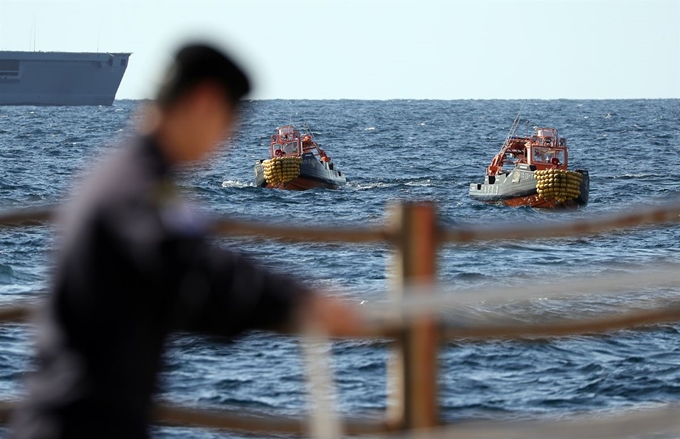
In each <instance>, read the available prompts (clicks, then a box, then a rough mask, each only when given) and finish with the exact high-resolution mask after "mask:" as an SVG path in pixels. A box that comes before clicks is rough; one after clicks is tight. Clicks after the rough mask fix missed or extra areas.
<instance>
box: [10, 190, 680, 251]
mask: <svg viewBox="0 0 680 439" xmlns="http://www.w3.org/2000/svg"><path fill="white" fill-rule="evenodd" d="M56 210H57V206H56V205H48V206H40V207H30V208H22V209H13V210H8V211H5V212H3V213H0V226H18V225H28V224H31V223H36V222H44V221H48V220H50V219H52V218H53V217H54V216H55V213H56ZM673 222H680V199H675V198H674V199H672V200H670V201H668V200H667V202H666V203H665V204H664V205H662V206H642V207H640V208H636V209H635V210H634V211H623V212H617V213H612V214H607V215H602V216H599V217H593V218H583V219H574V220H569V221H555V222H550V223H548V224H534V223H532V224H527V223H522V222H514V223H513V222H504V223H503V226H502V227H498V226H497V225H476V226H459V227H452V228H449V229H442V230H437V235H438V237H439V238H440V239H441V240H442V241H443V242H444V243H459V244H462V243H470V242H475V241H495V240H515V239H528V238H555V237H565V236H580V235H586V234H593V233H600V232H608V231H614V230H619V229H626V228H630V227H635V226H652V225H655V224H662V223H673ZM212 231H213V232H214V233H216V234H219V235H229V236H250V237H258V238H262V239H279V240H283V241H286V242H346V243H377V242H385V243H393V242H394V240H395V234H396V231H395V230H394V229H393V228H385V227H383V228H379V227H375V228H367V227H364V228H361V227H352V228H341V227H314V228H310V227H304V228H303V227H290V226H283V225H272V224H267V223H258V222H257V221H244V220H235V219H230V218H219V219H217V220H215V221H214V222H213V224H212Z"/></svg>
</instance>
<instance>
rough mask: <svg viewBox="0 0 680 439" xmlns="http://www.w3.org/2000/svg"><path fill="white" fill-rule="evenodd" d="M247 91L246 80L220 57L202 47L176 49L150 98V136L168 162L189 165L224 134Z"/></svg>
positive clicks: (203, 45)
mask: <svg viewBox="0 0 680 439" xmlns="http://www.w3.org/2000/svg"><path fill="white" fill-rule="evenodd" d="M249 91H250V83H249V81H248V78H247V77H246V75H245V74H244V73H243V71H242V70H241V69H240V68H239V67H238V66H237V65H236V64H235V63H234V62H233V61H232V60H230V59H229V58H228V57H227V56H226V55H225V54H223V53H221V52H220V51H218V50H217V49H215V48H213V47H210V46H208V45H205V44H191V45H187V46H184V47H183V48H181V49H180V50H179V51H178V52H177V54H176V55H175V58H174V61H173V63H172V64H171V66H170V68H169V69H168V71H167V73H166V76H165V78H164V80H163V82H162V84H161V86H160V88H159V91H158V94H157V96H156V104H157V107H158V110H159V112H160V121H159V125H158V126H157V127H155V128H154V134H155V135H157V136H158V137H160V140H161V141H162V142H161V143H162V145H163V147H164V148H166V152H167V153H168V155H169V158H170V159H172V160H174V161H191V160H197V159H200V158H202V157H204V156H205V154H206V153H208V152H210V151H211V150H212V149H213V148H214V146H215V145H216V144H217V143H218V142H219V140H221V139H222V138H223V137H224V136H225V135H227V134H228V133H229V130H230V129H231V127H232V125H233V123H234V119H235V117H236V113H237V110H238V106H239V101H240V99H241V98H242V97H243V96H244V95H246V94H247V93H248V92H249Z"/></svg>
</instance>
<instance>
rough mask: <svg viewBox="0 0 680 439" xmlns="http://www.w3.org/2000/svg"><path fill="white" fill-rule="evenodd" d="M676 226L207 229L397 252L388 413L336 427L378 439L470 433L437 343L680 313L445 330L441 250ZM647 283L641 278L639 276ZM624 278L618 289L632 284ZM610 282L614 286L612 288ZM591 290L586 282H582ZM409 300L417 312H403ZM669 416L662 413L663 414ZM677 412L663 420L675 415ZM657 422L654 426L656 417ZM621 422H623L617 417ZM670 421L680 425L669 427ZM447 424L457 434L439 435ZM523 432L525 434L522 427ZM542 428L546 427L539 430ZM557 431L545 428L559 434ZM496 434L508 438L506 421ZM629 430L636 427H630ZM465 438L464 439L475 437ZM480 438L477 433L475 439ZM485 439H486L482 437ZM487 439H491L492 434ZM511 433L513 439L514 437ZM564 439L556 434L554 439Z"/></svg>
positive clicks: (35, 219)
mask: <svg viewBox="0 0 680 439" xmlns="http://www.w3.org/2000/svg"><path fill="white" fill-rule="evenodd" d="M54 210H55V207H53V206H46V207H39V208H30V209H21V210H13V211H6V212H4V213H0V226H3V227H26V226H30V225H35V224H41V223H43V222H45V221H48V220H50V219H51V218H52V216H53V213H54ZM678 221H680V203H679V202H667V203H665V204H664V205H663V206H649V207H646V208H638V209H635V211H631V212H621V213H618V214H613V215H606V216H600V217H592V218H588V219H578V220H569V221H564V222H550V223H545V224H542V225H536V224H525V223H514V224H507V223H504V224H503V227H496V226H463V227H457V228H451V229H443V228H442V227H441V226H440V225H439V222H438V221H437V209H436V206H435V205H434V204H432V203H428V202H421V203H403V204H398V205H394V206H392V207H391V209H390V212H389V217H388V221H387V223H386V224H385V225H384V227H375V228H363V229H356V228H351V229H350V228H346V229H343V228H337V227H332V228H330V227H329V228H314V229H310V228H296V227H286V226H275V225H268V224H260V223H253V222H251V221H237V220H233V219H220V220H217V221H215V223H214V227H213V232H214V233H216V234H220V235H230V236H250V237H255V238H258V239H277V240H281V241H284V242H343V243H383V244H388V245H391V246H393V248H394V249H395V258H394V264H393V270H394V273H395V276H394V278H395V279H396V284H395V285H393V288H392V293H391V294H392V297H391V299H392V303H393V304H395V307H394V308H395V309H397V310H400V311H404V310H409V309H410V310H413V309H416V310H417V311H415V312H414V311H412V312H397V313H396V314H395V313H389V318H379V316H380V315H381V314H380V313H374V314H372V315H371V316H372V317H374V319H373V323H374V324H373V325H372V327H371V328H369V329H368V330H367V331H366V333H365V334H364V336H365V337H379V338H381V339H391V340H393V342H392V343H391V349H392V350H393V355H392V358H391V362H390V364H389V365H388V373H389V377H388V386H389V390H390V391H389V394H390V399H389V401H388V410H387V412H386V413H385V414H384V416H383V417H382V418H381V419H375V418H374V417H367V416H361V415H359V416H356V417H352V418H348V419H343V420H342V421H341V431H342V432H343V434H346V435H377V434H387V433H394V434H397V433H398V434H400V435H406V434H407V433H408V432H410V431H419V432H422V431H424V429H430V430H431V431H432V432H433V434H434V433H436V432H439V434H443V433H442V431H445V432H446V433H445V434H444V436H441V437H447V436H446V435H447V434H449V433H454V432H458V433H459V434H457V436H458V437H467V436H466V435H465V434H467V433H466V432H469V426H467V427H465V428H462V427H461V428H460V429H458V430H456V427H455V426H453V427H445V426H442V425H441V423H440V418H439V413H438V396H437V390H438V389H437V355H438V349H439V345H440V344H441V343H442V342H443V341H448V340H451V339H458V340H471V339H496V338H523V337H531V336H542V337H544V336H564V335H573V334H582V333H595V332H604V331H612V330H618V329H622V328H631V327H634V326H639V325H650V324H658V323H667V322H678V321H680V309H676V308H670V309H669V308H663V309H652V310H645V311H631V312H628V313H625V314H617V315H616V316H613V317H612V316H607V317H602V318H597V319H590V320H581V321H565V322H557V323H550V324H512V325H508V324H500V325H499V324H498V323H497V322H495V323H494V322H491V323H488V324H484V323H478V324H474V325H472V326H467V327H460V326H455V327H447V326H446V325H445V324H444V321H443V320H441V319H440V318H439V315H438V313H437V312H436V310H437V309H438V307H439V306H441V305H442V304H444V303H448V302H449V301H450V300H451V297H450V296H451V295H449V296H448V297H447V296H446V295H437V294H436V291H437V288H436V286H435V279H436V273H437V255H438V252H439V249H440V247H441V246H443V245H450V244H457V243H468V242H473V241H493V240H498V239H503V240H511V239H535V238H548V237H561V236H573V235H583V234H588V233H596V232H604V231H612V230H615V229H621V228H626V227H631V226H644V225H654V224H659V223H670V222H678ZM678 271H679V270H677V268H675V267H673V269H670V270H666V271H665V272H664V273H665V275H664V276H660V275H658V274H654V273H653V274H652V275H651V276H650V277H649V278H648V279H649V280H660V281H661V280H663V281H665V282H666V283H665V285H680V275H678V274H676V273H678ZM644 279H647V278H644ZM625 281H626V280H625V279H624V280H622V281H619V284H621V285H624V286H628V287H630V283H626V282H625ZM610 284H616V282H610ZM586 285H587V284H586ZM567 290H568V287H567V289H565V288H564V286H563V291H567ZM409 301H410V302H412V303H413V304H420V306H408V305H409ZM30 310H31V305H30V304H29V305H12V306H6V307H4V308H0V323H3V322H4V323H7V322H17V321H25V320H26V318H27V317H28V315H29V313H30ZM13 406H14V403H13V402H11V401H6V402H2V403H0V420H5V419H7V417H8V416H9V413H10V411H11V410H12V408H13ZM664 413H665V412H664ZM678 413H679V412H678V411H673V413H672V414H670V415H668V416H667V417H666V418H665V419H679V418H680V417H678V416H677V415H678ZM153 416H154V419H155V420H156V421H157V422H159V423H162V424H166V425H184V426H201V427H208V428H215V429H222V430H237V431H243V432H250V433H284V434H286V433H287V434H296V435H305V434H308V433H309V428H308V426H309V424H310V423H309V420H306V419H293V418H287V417H281V416H275V415H271V416H263V415H262V414H244V413H243V412H233V411H212V410H200V409H191V408H184V407H175V406H168V405H162V406H158V407H156V408H155V409H154V413H153ZM653 419H655V421H654V422H657V425H658V421H656V418H653ZM619 422H620V421H619ZM489 425H490V424H487V425H486V426H479V427H478V428H477V432H478V433H480V434H481V432H482V431H487V432H489V431H495V430H493V428H492V427H489ZM673 425H676V424H673ZM442 428H453V430H442ZM522 428H523V429H522V430H521V431H523V432H524V433H522V434H525V435H526V434H527V430H526V429H524V427H522ZM541 428H545V426H542V427H541ZM558 430H559V427H555V426H550V427H549V430H546V431H552V432H556V431H558ZM498 431H503V432H504V434H508V431H509V430H508V428H507V426H506V425H504V424H503V426H502V428H501V429H500V430H498ZM630 431H632V430H630ZM473 436H474V435H470V436H469V437H473ZM475 437H477V436H475ZM479 437H487V436H483V435H482V436H479ZM488 437H492V436H488ZM513 437H514V436H513ZM560 437H562V436H560Z"/></svg>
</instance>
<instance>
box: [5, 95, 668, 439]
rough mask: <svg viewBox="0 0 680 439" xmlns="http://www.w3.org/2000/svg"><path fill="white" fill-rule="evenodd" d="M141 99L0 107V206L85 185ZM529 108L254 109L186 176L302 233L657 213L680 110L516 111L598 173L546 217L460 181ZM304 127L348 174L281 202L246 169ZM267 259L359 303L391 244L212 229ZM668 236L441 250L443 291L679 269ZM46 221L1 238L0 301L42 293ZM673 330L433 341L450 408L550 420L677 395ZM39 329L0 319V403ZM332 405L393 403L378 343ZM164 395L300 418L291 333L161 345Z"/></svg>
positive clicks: (448, 104)
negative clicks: (403, 205)
mask: <svg viewBox="0 0 680 439" xmlns="http://www.w3.org/2000/svg"><path fill="white" fill-rule="evenodd" d="M138 105H139V103H138V102H134V101H117V102H116V103H115V104H114V106H112V107H100V108H97V107H94V108H87V107H84V108H78V107H70V108H69V107H56V108H52V107H48V108H41V107H0V160H1V161H0V209H3V208H13V207H19V206H27V205H42V204H46V203H55V202H59V201H60V200H63V199H65V198H67V197H68V194H69V188H71V187H72V186H73V185H74V184H76V182H77V181H78V178H79V176H81V175H82V174H83V173H86V172H88V170H89V169H91V167H92V165H93V164H94V163H95V162H96V161H98V160H101V159H102V158H104V157H106V155H107V154H110V153H112V152H114V151H115V150H116V149H118V148H120V146H119V145H120V143H121V142H122V141H123V140H124V139H125V138H126V137H128V136H130V135H132V133H133V132H134V129H133V122H132V121H133V120H134V118H135V114H136V112H135V110H136V109H137V107H138ZM521 105H522V102H521V101H474V100H465V101H429V100H428V101H418V100H416V101H351V100H341V101H302V100H299V101H286V100H278V101H254V102H250V103H248V104H247V105H246V106H245V108H244V111H243V114H242V117H241V120H240V123H239V129H238V131H237V133H236V134H235V135H234V136H233V137H232V138H231V139H230V140H229V142H228V146H226V147H224V148H222V149H221V150H220V151H219V152H217V153H216V154H215V155H214V157H213V158H212V160H211V161H210V162H208V163H204V164H200V165H195V166H192V167H190V168H186V169H183V170H182V171H181V172H180V175H179V177H180V181H181V186H182V187H183V188H184V190H185V191H186V195H187V197H190V198H192V199H195V200H196V201H197V202H199V203H200V204H201V205H202V206H203V208H205V209H206V210H207V211H208V212H211V213H214V214H220V215H222V214H224V215H230V216H233V217H236V218H241V219H256V220H263V221H269V222H277V223H287V224H295V225H298V226H309V227H314V226H317V225H323V226H332V225H342V226H351V227H355V226H356V227H363V226H376V225H380V224H382V223H383V222H384V221H385V219H386V215H387V213H386V212H387V211H386V208H387V207H388V206H389V205H390V204H391V203H394V202H398V201H406V200H431V201H434V202H436V203H437V205H438V209H439V213H440V218H441V221H442V223H443V224H444V225H446V226H451V227H452V226H455V225H459V224H470V223H482V224H493V225H498V226H499V227H502V225H503V224H504V223H506V222H508V221H511V222H514V221H523V222H527V223H537V224H538V223H543V222H546V221H548V222H549V221H556V220H557V221H562V220H566V219H569V218H582V217H588V216H591V215H598V214H603V213H608V212H615V211H618V210H621V209H634V208H636V206H639V205H641V204H643V203H649V202H652V203H663V202H664V200H666V199H668V198H670V197H673V196H676V195H677V194H678V191H679V189H680V186H679V185H678V179H677V177H676V175H677V173H678V169H680V160H679V158H678V151H680V101H678V100H598V101H591V100H553V101H527V103H526V105H525V107H524V110H523V113H522V117H523V122H522V125H521V128H520V130H521V132H523V131H524V127H525V120H528V126H529V127H531V126H534V125H538V126H549V127H555V128H558V129H559V130H560V133H561V135H562V136H563V137H567V138H568V142H569V145H570V164H571V167H572V168H583V169H588V170H589V171H590V177H591V187H590V189H591V192H590V203H589V205H588V206H587V207H586V208H584V209H581V210H578V211H569V212H545V211H538V210H531V209H525V208H519V209H512V208H507V207H503V206H496V205H487V204H481V203H477V202H474V201H472V200H470V199H468V197H467V188H468V184H469V183H470V182H478V181H481V180H482V179H483V175H484V170H485V167H486V166H487V165H488V163H489V162H490V160H491V159H492V157H493V155H494V154H495V153H496V152H497V151H498V149H499V148H500V145H501V144H502V142H503V139H504V138H505V136H506V134H507V132H508V129H509V126H510V124H511V123H512V120H513V118H514V117H515V115H516V113H517V111H518V110H519V108H520V107H521ZM290 122H292V123H295V124H297V125H298V126H300V125H302V124H303V123H307V124H308V125H309V126H310V128H311V129H312V131H313V132H314V134H315V136H316V138H317V140H318V141H319V143H320V144H321V146H322V147H323V148H324V149H325V150H326V151H327V152H328V153H329V155H330V156H331V157H333V160H334V161H335V163H336V167H337V168H338V169H340V170H342V171H343V172H344V173H345V174H346V175H347V176H348V178H349V180H350V181H349V184H348V185H347V186H345V187H343V188H341V189H339V190H335V191H332V190H323V189H319V190H312V191H307V192H286V191H279V190H268V189H261V188H256V187H254V185H253V164H254V162H255V160H256V159H259V158H265V156H266V154H267V151H268V149H267V147H268V139H269V136H270V135H271V134H272V132H273V130H274V128H275V127H276V126H278V125H283V124H287V123H290ZM215 241H216V244H217V245H223V246H226V247H230V248H234V249H238V250H240V251H243V252H246V253H248V254H250V255H252V256H253V257H254V258H256V259H258V260H259V261H260V262H261V263H262V264H264V265H266V266H268V267H271V268H272V269H276V270H285V271H287V272H289V273H291V275H294V276H298V277H299V278H300V279H302V280H304V282H307V283H308V284H309V285H314V286H318V287H321V288H326V289H328V290H330V291H333V294H337V295H339V296H341V297H343V298H345V299H346V300H348V301H352V302H355V303H357V304H359V303H361V302H364V305H363V306H370V304H371V303H375V302H380V301H381V300H383V299H384V298H385V297H386V295H387V291H388V289H389V285H390V279H391V275H390V272H389V268H390V264H391V258H392V250H391V249H390V248H389V247H387V246H381V245H377V246H376V245H341V244H332V245H331V244H296V245H283V244H281V243H277V242H274V241H272V242H256V241H253V240H249V239H240V238H216V239H215ZM678 242H680V227H678V226H677V225H661V226H656V227H653V228H633V229H630V230H626V231H617V232H615V233H599V234H596V235H588V236H582V237H571V238H560V239H540V240H531V241H527V242H521V241H513V242H511V241H500V242H495V243H481V244H466V245H457V246H453V245H452V246H445V247H443V248H442V250H441V252H440V259H439V277H440V281H441V282H442V283H444V284H446V285H447V286H448V287H449V289H451V290H452V292H451V293H450V294H455V289H457V288H466V287H474V286H477V287H488V288H489V289H490V290H493V291H499V290H502V289H503V287H505V286H510V285H521V284H522V283H524V282H533V281H534V279H536V278H539V279H542V280H552V281H554V282H569V280H570V279H573V278H578V277H579V276H583V275H590V276H597V275H613V274H614V275H615V274H617V273H631V272H632V273H635V272H637V271H640V270H643V269H645V268H647V267H652V266H655V265H658V264H661V263H668V262H671V263H678V262H680V249H679V247H678ZM54 245H55V241H54V230H53V229H52V228H51V227H50V226H49V225H45V226H38V227H26V228H20V229H1V230H0V303H3V304H7V303H12V302H14V301H17V300H23V299H27V298H30V299H33V298H38V297H40V296H41V295H43V294H45V290H46V288H47V285H48V282H49V272H50V267H51V265H50V252H51V251H52V250H54ZM678 298H680V286H678V288H676V289H674V288H670V289H669V288H666V289H664V290H653V289H647V290H644V291H631V292H630V294H628V295H624V296H623V297H621V296H617V297H611V296H595V297H591V298H588V299H578V300H577V299H571V300H557V299H552V300H536V301H529V302H522V303H519V304H513V305H509V306H507V307H501V308H498V307H497V308H494V309H491V308H489V307H487V305H485V304H484V300H483V299H484V298H483V297H480V302H479V304H474V305H471V306H470V307H469V309H467V310H462V311H469V312H474V313H492V314H499V315H501V316H524V315H533V316H534V317H522V318H525V319H527V320H532V319H541V320H545V319H549V318H552V317H574V318H577V317H579V316H592V315H597V314H598V313H601V312H604V311H611V310H615V309H617V308H618V307H620V306H626V305H630V304H633V305H634V306H638V307H651V306H657V305H658V304H659V303H662V304H674V303H676V302H677V301H678ZM679 330H680V326H678V325H660V326H655V327H652V328H646V329H644V330H636V331H619V332H613V333H610V334H606V335H598V336H593V335H590V336H578V337H564V338H554V339H542V340H534V341H493V342H484V343H463V342H455V343H454V342H451V343H448V344H446V345H445V346H443V347H442V348H441V350H440V357H439V366H440V376H439V380H440V384H441V387H440V404H441V409H442V417H443V418H444V419H445V420H448V421H454V420H458V419H499V418H508V417H509V418H516V417H520V418H521V417H547V418H555V417H561V416H565V415H569V414H575V413H584V412H592V411H596V412H612V411H616V410H620V409H622V408H641V407H649V406H653V405H657V404H662V403H667V402H680V334H679ZM30 338H31V330H30V327H29V326H25V325H6V326H2V327H0V395H2V396H3V397H20V396H21V394H22V377H23V376H24V374H25V372H26V371H29V370H30V369H31V367H32V366H31V345H30ZM332 353H333V372H334V375H335V379H336V385H337V389H338V394H339V397H338V408H339V410H340V411H341V412H342V413H344V414H351V415H359V414H368V415H371V416H377V415H378V414H379V413H380V412H381V411H382V410H384V408H385V406H386V400H387V392H388V390H387V388H386V361H387V358H388V357H389V352H388V350H387V347H386V345H385V344H383V343H379V342H375V343H374V342H368V341H353V340H345V341H337V342H335V343H333V346H332ZM160 389H161V390H160V395H159V398H161V399H163V400H168V401H172V402H174V403H179V404H185V405H188V406H193V407H208V408H218V409H219V408H228V409H237V410H238V409H247V410H250V411H256V412H260V413H264V414H267V413H274V414H284V415H292V416H295V415H301V414H303V413H304V412H305V410H307V392H306V388H305V374H304V369H303V363H302V360H301V353H300V350H299V344H298V340H297V339H296V338H295V337H284V336H279V335H272V334H269V333H261V332H259V333H250V334H245V335H244V336H243V337H242V338H241V339H240V340H239V341H238V342H237V343H232V344H221V343H218V342H216V341H214V340H209V339H206V338H204V337H201V336H198V335H178V336H175V337H173V338H172V339H171V340H170V341H169V346H168V351H167V355H166V367H165V370H164V373H163V375H162V378H161V383H160ZM154 433H155V436H156V437H159V438H179V437H191V438H201V439H204V438H216V437H240V436H239V435H237V434H225V433H219V434H218V433H216V432H214V431H209V430H202V429H185V428H169V427H164V428H157V429H155V430H154Z"/></svg>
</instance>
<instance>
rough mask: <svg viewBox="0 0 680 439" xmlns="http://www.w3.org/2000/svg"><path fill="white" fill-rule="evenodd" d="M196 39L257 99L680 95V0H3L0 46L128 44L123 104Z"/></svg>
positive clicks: (114, 47) (113, 47) (110, 48)
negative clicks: (229, 65) (241, 75)
mask: <svg viewBox="0 0 680 439" xmlns="http://www.w3.org/2000/svg"><path fill="white" fill-rule="evenodd" d="M195 40H201V41H209V42H212V43H213V44H216V45H218V46H219V47H221V48H223V49H224V50H226V51H228V52H229V53H231V54H232V55H233V56H234V57H235V58H236V59H237V60H238V61H239V62H240V63H242V64H243V65H244V66H245V68H246V70H247V71H248V72H249V73H250V75H251V76H252V78H253V81H254V84H255V91H254V93H253V94H252V96H251V97H252V98H255V99H559V98H566V99H628V98H680V0H584V1H577V0H562V1H560V0H543V1H540V0H460V1H457V0H439V1H437V0H389V1H388V0H291V1H286V0H212V1H211V0H135V1H132V0H87V1H86V0H0V49H3V50H33V49H34V48H35V50H39V51H78V52H80V51H83V52H87V51H91V52H96V51H100V52H132V53H133V54H132V57H131V59H130V62H129V67H128V70H127V72H126V73H125V77H124V78H123V81H122V83H121V85H120V88H119V90H118V94H117V98H118V99H141V98H146V97H150V96H152V95H153V90H154V89H155V86H156V84H157V82H158V80H159V78H160V77H161V72H162V70H163V68H164V67H165V66H167V64H168V63H169V60H170V59H171V56H172V53H173V51H174V50H176V48H177V47H178V46H179V45H180V44H181V43H182V42H186V41H195Z"/></svg>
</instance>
